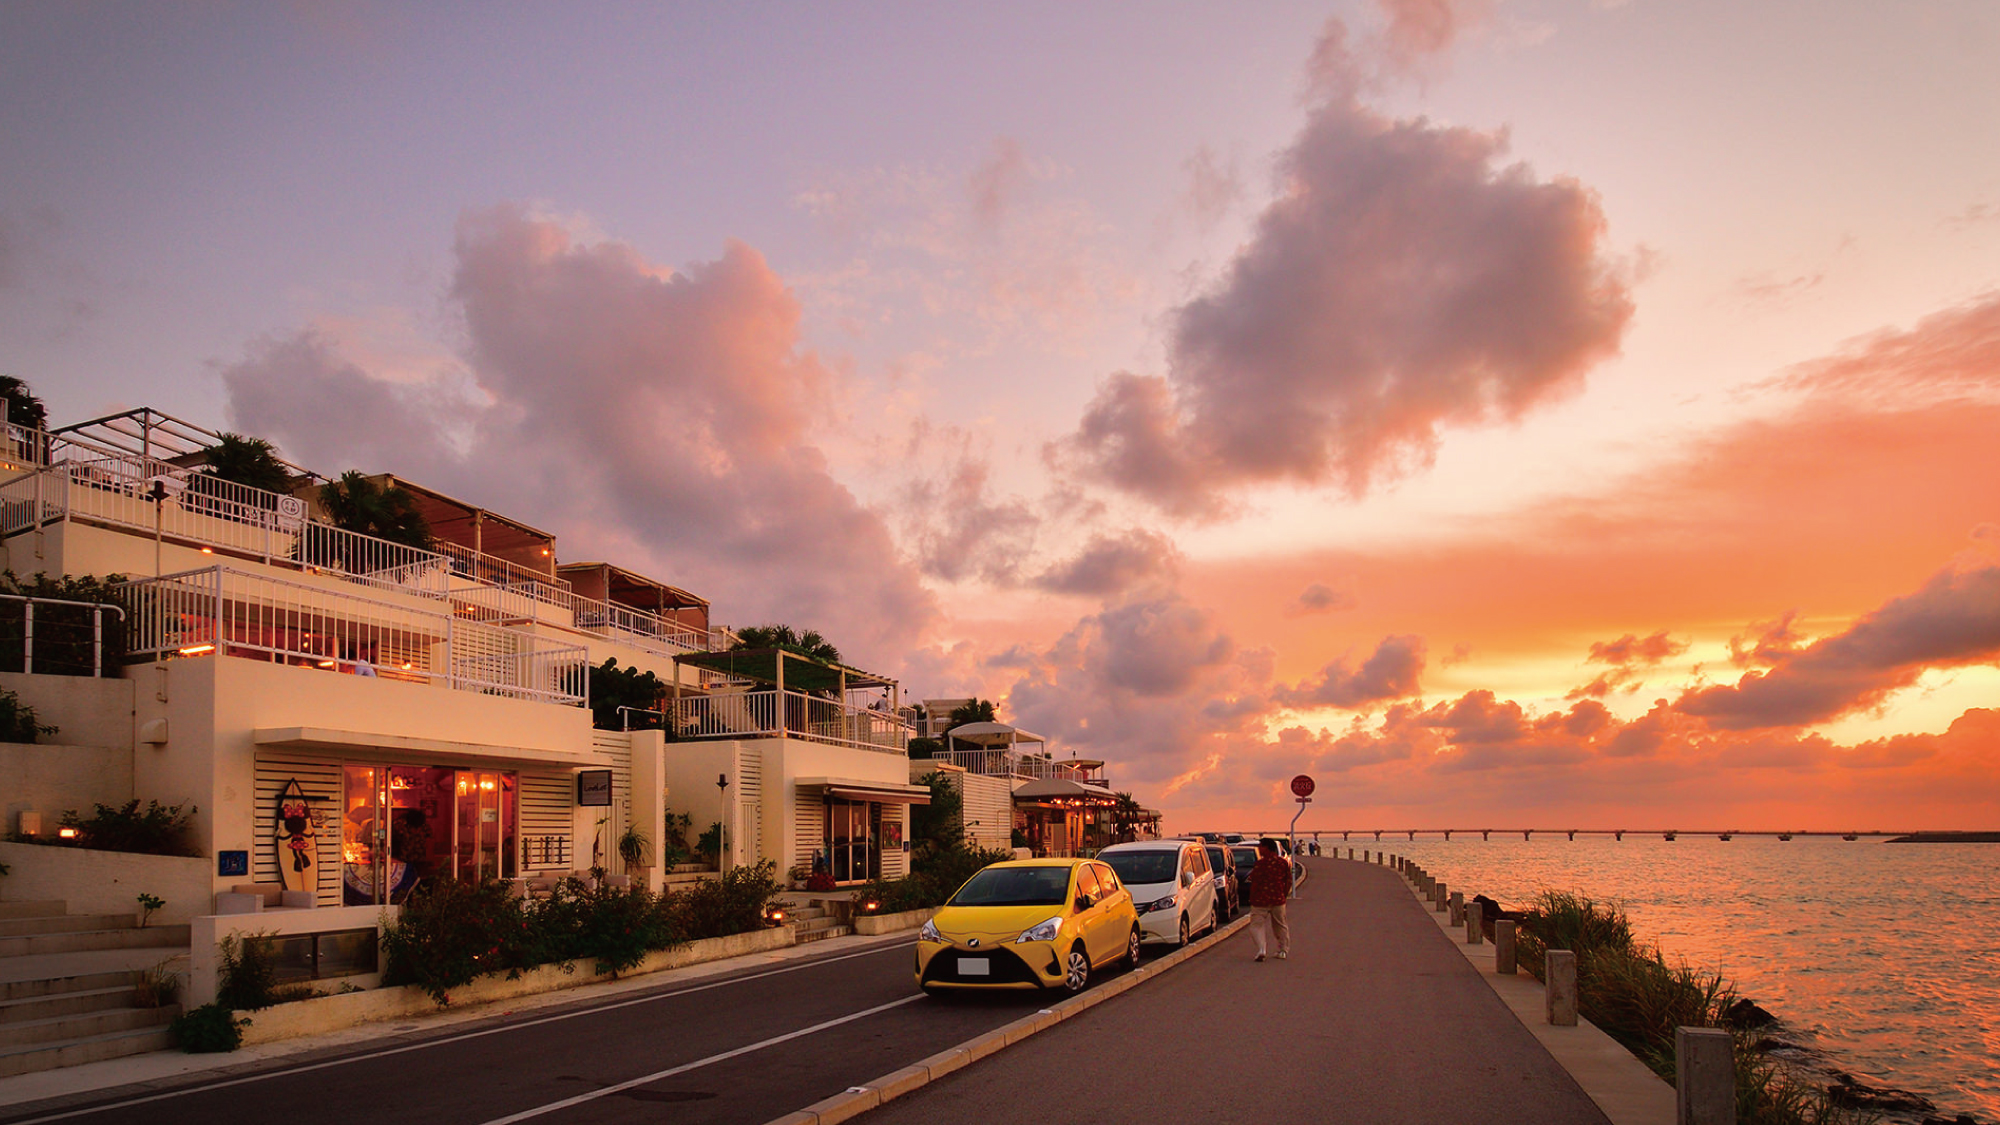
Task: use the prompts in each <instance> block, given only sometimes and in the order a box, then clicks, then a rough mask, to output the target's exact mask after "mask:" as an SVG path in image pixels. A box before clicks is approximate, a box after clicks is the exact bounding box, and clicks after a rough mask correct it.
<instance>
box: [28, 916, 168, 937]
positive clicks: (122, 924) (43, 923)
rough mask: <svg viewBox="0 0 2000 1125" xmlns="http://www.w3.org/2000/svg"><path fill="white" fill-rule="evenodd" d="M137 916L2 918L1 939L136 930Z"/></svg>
mask: <svg viewBox="0 0 2000 1125" xmlns="http://www.w3.org/2000/svg"><path fill="white" fill-rule="evenodd" d="M138 928H139V917H138V915H136V914H55V915H47V916H44V917H40V918H0V937H29V936H31V935H34V934H73V933H78V932H81V931H83V930H135V929H138Z"/></svg>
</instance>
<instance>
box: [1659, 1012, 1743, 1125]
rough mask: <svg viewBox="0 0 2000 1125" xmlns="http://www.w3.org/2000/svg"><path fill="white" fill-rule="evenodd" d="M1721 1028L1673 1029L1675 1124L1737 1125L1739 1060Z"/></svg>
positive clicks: (1727, 1035)
mask: <svg viewBox="0 0 2000 1125" xmlns="http://www.w3.org/2000/svg"><path fill="white" fill-rule="evenodd" d="M1733 1046H1734V1045H1733V1044H1732V1042H1731V1041H1730V1037H1729V1033H1728V1032H1727V1031H1724V1030H1722V1029H1721V1028H1719V1027H1677V1028H1674V1122H1675V1125H1736V1060H1735V1058H1734V1057H1733Z"/></svg>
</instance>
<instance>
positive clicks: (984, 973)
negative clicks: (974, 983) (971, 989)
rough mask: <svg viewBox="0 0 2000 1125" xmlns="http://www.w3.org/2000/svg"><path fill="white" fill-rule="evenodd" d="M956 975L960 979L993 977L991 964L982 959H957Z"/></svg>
mask: <svg viewBox="0 0 2000 1125" xmlns="http://www.w3.org/2000/svg"><path fill="white" fill-rule="evenodd" d="M958 975H959V976H962V977H990V976H992V975H993V963H992V962H991V961H988V960H987V959H986V958H984V957H960V958H959V959H958Z"/></svg>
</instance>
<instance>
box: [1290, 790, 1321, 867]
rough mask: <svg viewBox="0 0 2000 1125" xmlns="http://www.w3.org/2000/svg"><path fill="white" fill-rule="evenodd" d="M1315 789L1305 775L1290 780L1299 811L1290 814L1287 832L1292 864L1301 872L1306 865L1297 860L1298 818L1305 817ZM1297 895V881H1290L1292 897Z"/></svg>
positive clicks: (1302, 861)
mask: <svg viewBox="0 0 2000 1125" xmlns="http://www.w3.org/2000/svg"><path fill="white" fill-rule="evenodd" d="M1316 788H1318V786H1317V785H1315V784H1314V782H1313V779H1312V778H1311V776H1309V775H1307V774H1303V773H1302V774H1300V775H1298V776H1297V777H1295V778H1293V779H1292V796H1294V797H1297V798H1298V801H1299V811H1298V812H1296V813H1293V814H1292V824H1291V827H1290V828H1289V829H1287V831H1288V832H1289V833H1290V835H1291V838H1292V862H1293V863H1295V864H1297V865H1298V869H1299V870H1300V871H1301V872H1303V871H1305V868H1306V865H1305V861H1304V860H1302V859H1300V858H1299V818H1300V817H1302V816H1304V815H1306V806H1307V805H1310V804H1312V795H1313V790H1314V789H1316ZM1298 893H1299V881H1298V880H1297V879H1294V880H1292V895H1293V896H1294V897H1297V895H1298Z"/></svg>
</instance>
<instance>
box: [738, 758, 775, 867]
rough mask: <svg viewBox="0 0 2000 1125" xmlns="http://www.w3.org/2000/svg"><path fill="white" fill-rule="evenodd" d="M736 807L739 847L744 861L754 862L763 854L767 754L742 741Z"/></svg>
mask: <svg viewBox="0 0 2000 1125" xmlns="http://www.w3.org/2000/svg"><path fill="white" fill-rule="evenodd" d="M736 808H737V818H736V823H737V831H738V832H739V833H741V836H742V838H741V840H740V841H739V851H740V852H741V854H742V856H743V862H744V863H745V864H747V865H755V864H756V863H758V862H759V861H760V860H762V859H763V858H764V756H763V755H762V754H761V753H759V752H758V751H756V750H754V749H751V748H749V747H746V746H744V745H743V744H741V743H738V744H737V747H736ZM779 875H780V877H781V878H782V877H783V872H780V873H779Z"/></svg>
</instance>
